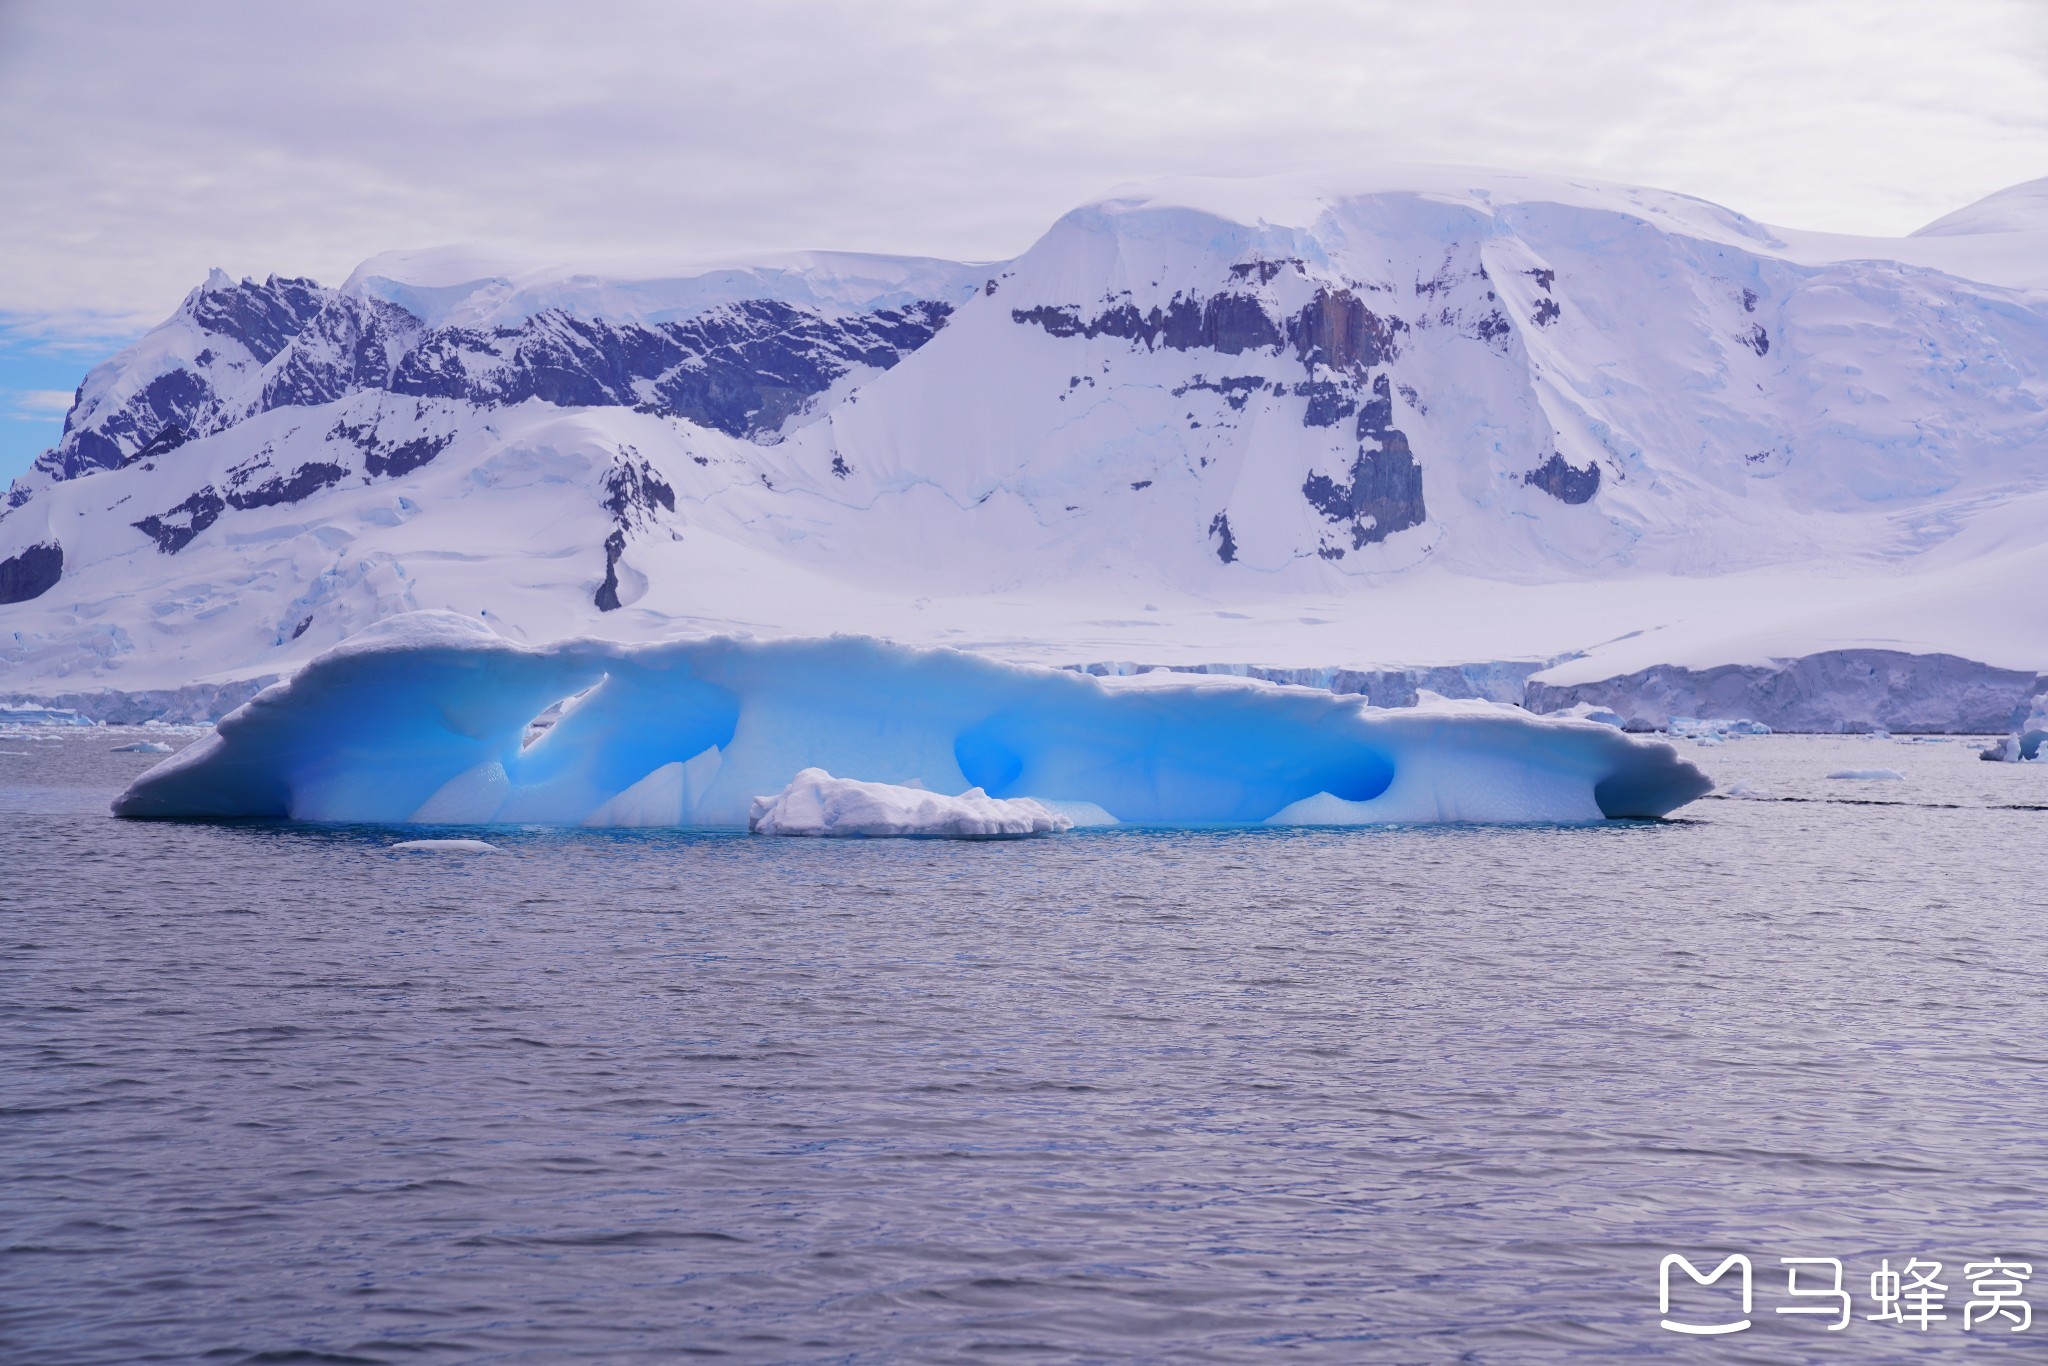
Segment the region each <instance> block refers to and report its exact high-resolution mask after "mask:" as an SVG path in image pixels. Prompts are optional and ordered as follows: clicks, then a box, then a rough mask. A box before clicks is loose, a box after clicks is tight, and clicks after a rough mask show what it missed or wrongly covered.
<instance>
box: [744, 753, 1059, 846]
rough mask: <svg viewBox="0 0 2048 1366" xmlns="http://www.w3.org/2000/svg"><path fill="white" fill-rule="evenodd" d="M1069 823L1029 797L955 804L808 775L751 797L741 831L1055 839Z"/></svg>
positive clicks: (974, 794)
mask: <svg viewBox="0 0 2048 1366" xmlns="http://www.w3.org/2000/svg"><path fill="white" fill-rule="evenodd" d="M1073 825H1074V823H1073V822H1072V821H1070V820H1068V819H1067V818H1066V817H1065V816H1062V815H1059V814H1058V813H1056V812H1053V811H1048V810H1047V809H1046V808H1045V807H1043V806H1041V805H1039V804H1038V803H1037V802H1035V801H1032V800H1031V799H1030V798H1029V797H1011V798H1008V799H1003V798H998V797H991V796H989V795H988V793H986V792H983V791H982V790H981V789H980V788H978V787H971V788H969V789H967V791H965V792H963V793H961V794H960V795H959V796H957V797H947V796H944V795H942V794H940V793H937V792H927V791H925V790H924V789H923V788H918V787H899V786H897V785H895V784H893V783H863V782H859V781H857V780H855V779H852V778H835V777H833V776H832V775H831V774H829V773H827V772H826V771H825V770H824V769H822V768H807V769H805V770H804V771H803V772H801V773H799V774H797V775H796V779H795V781H793V782H792V783H790V785H789V786H788V787H785V788H783V789H782V791H780V792H778V793H776V794H775V795H774V796H772V797H756V798H754V805H753V809H752V811H751V812H749V814H748V816H747V829H749V830H751V831H752V832H753V833H755V834H757V835H836V836H842V837H844V836H922V837H925V838H937V839H956V840H987V839H1018V838H1021V837H1023V836H1027V835H1056V834H1059V833H1060V832H1061V831H1064V830H1070V829H1072V828H1073Z"/></svg>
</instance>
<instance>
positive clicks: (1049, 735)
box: [113, 612, 1712, 829]
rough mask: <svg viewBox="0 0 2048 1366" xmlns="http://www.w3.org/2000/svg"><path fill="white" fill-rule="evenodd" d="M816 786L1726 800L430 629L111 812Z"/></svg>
mask: <svg viewBox="0 0 2048 1366" xmlns="http://www.w3.org/2000/svg"><path fill="white" fill-rule="evenodd" d="M558 706H559V719H558V720H557V721H556V722H555V723H554V724H553V725H552V726H551V727H549V728H548V729H546V730H545V731H544V732H542V733H540V734H538V736H537V737H536V736H535V734H534V731H533V728H532V726H531V724H530V723H531V722H533V721H534V719H535V718H536V717H538V716H540V715H541V714H542V713H546V712H549V711H551V710H552V709H555V708H557V707H558ZM808 768H824V769H828V770H830V771H832V772H834V773H838V774H842V775H849V776H856V777H859V778H861V779H864V780H867V781H871V782H885V783H893V784H899V785H906V786H922V787H925V788H927V789H929V790H931V791H934V792H942V793H952V792H960V791H962V790H963V789H967V788H970V787H978V788H982V789H984V790H985V791H986V792H987V793H988V794H989V795H990V796H992V797H997V798H1004V797H1032V798H1036V799H1038V800H1040V801H1043V802H1046V803H1048V804H1049V805H1051V806H1053V807H1054V808H1055V809H1058V810H1061V811H1063V812H1066V813H1068V814H1070V815H1072V814H1075V813H1079V816H1080V823H1084V824H1085V823H1108V822H1122V823H1131V824H1144V825H1252V824H1260V823H1272V824H1313V825H1323V824H1339V825H1341V824H1363V823H1367V822H1440V821H1485V822H1553V821H1593V820H1600V819H1617V818H1632V817H1658V816H1663V815H1666V814H1667V813H1669V812H1671V811H1673V810H1675V809H1676V808H1678V807H1680V806H1682V805H1684V804H1685V803H1687V802H1689V801H1691V800H1693V799H1694V798H1696V797H1699V796H1702V795H1704V794H1705V793H1706V792H1707V791H1709V790H1710V789H1711V787H1712V783H1711V782H1710V781H1709V780H1708V779H1707V778H1706V776H1705V775H1704V774H1702V773H1701V772H1700V771H1699V770H1698V769H1697V768H1695V767H1693V766H1692V765H1691V764H1689V763H1687V762H1686V761H1685V760H1684V759H1682V758H1680V757H1679V755H1678V753H1677V751H1676V750H1674V749H1673V748H1672V747H1671V746H1669V745H1666V744H1662V743H1658V742H1654V741H1647V740H1642V739H1639V738H1636V737H1633V736H1628V735H1623V734H1621V733H1619V732H1617V731H1615V730H1614V729H1612V728H1611V727H1607V726H1601V725H1596V724H1593V723H1591V722H1584V721H1573V720H1560V719H1551V718H1542V717H1536V716H1532V715H1530V714H1529V713H1527V712H1524V711H1522V710H1521V709H1519V708H1516V707H1511V706H1504V705H1497V704H1493V703H1486V702H1428V703H1425V704H1424V705H1421V706H1418V707H1414V708H1402V709H1398V710H1386V709H1381V708H1375V707H1371V706H1369V705H1368V704H1367V703H1366V702H1365V701H1364V699H1363V698H1359V697H1355V696H1354V697H1341V696H1335V695H1332V694H1330V693H1327V692H1321V691H1316V690H1311V689H1306V688H1291V687H1284V686H1279V685H1275V684H1269V683H1259V682H1253V681H1249V680H1243V679H1236V678H1229V677H1215V676H1209V677H1201V676H1190V675H1184V674H1174V675H1164V674H1148V675H1141V676H1139V677H1136V678H1127V679H1103V678H1094V677H1089V676H1087V675H1084V674H1076V673H1069V672H1063V671H1057V670H1051V669H1044V668H1036V667H1030V666H1024V665H1014V664H1005V663H1000V662H997V661H995V660H991V659H986V658H983V657H980V656H976V655H971V654H965V653H962V652H959V651H954V650H946V649H912V648H909V647H905V646H900V645H895V644H891V643H888V642H885V641H880V640H875V639H872V638H866V637H857V636H835V637H832V638H829V639H813V640H781V641H769V642H758V641H749V640H740V639H733V638H729V637H714V638H709V639H695V640H677V641H666V642H657V643H653V644H641V645H628V644H620V643H616V642H610V641H599V640H587V639H578V640H565V641H560V642H556V643H554V644H549V645H541V646H526V645H519V644H515V643H513V642H510V641H507V640H503V639H501V638H499V637H498V636H496V635H494V634H492V633H491V631H490V630H489V629H488V628H487V627H485V626H484V625H482V624H481V623H479V622H477V621H473V620H471V619H469V618H466V617H462V616H459V615H457V614H454V613H449V612H417V613H411V614H408V615H405V616H401V617H394V618H391V619H390V620H387V621H385V622H383V623H380V624H379V625H378V626H376V627H373V628H371V629H370V630H368V631H365V632H363V633H361V634H359V635H357V636H354V637H352V638H351V639H349V640H347V641H345V642H343V643H342V644H340V645H338V646H336V647H334V648H333V649H330V650H328V651H327V652H326V653H324V654H322V655H320V656H319V657H317V658H316V659H314V660H313V661H312V662H311V663H309V664H308V665H307V666H306V667H305V668H304V669H302V670H301V671H300V672H299V673H298V674H297V675H295V676H294V677H292V678H291V679H290V680H288V681H286V682H283V683H279V684H276V685H274V686H272V687H271V688H269V689H266V690H265V691H264V692H263V693H261V694H259V695H258V696H257V697H256V698H254V699H253V700H252V701H250V702H249V703H248V704H247V705H245V706H243V707H242V708H241V709H240V710H238V711H236V712H234V713H233V714H232V715H230V716H228V717H227V718H226V719H224V720H223V721H221V722H220V724H219V726H218V727H217V728H216V729H215V732H214V734H212V735H211V736H209V737H207V738H206V739H205V740H203V741H201V742H200V743H199V744H196V745H193V746H192V747H190V748H189V749H187V750H185V751H184V752H182V753H180V754H178V755H177V756H175V757H174V758H172V759H170V760H167V761H166V762H164V763H163V764H160V765H158V766H157V767H156V768H153V769H151V770H150V771H149V772H147V773H145V774H143V775H142V776H141V777H140V778H138V779H136V781H135V782H134V784H133V785H131V786H130V787H129V789H128V790H127V791H126V792H125V793H123V794H122V795H121V797H120V798H119V799H118V800H117V801H116V802H115V803H114V808H113V809H114V812H115V814H117V815H121V816H130V817H145V818H148V817H154V818H169V819H179V818H198V819H205V818H237V817H256V818H285V819H293V820H309V821H362V822H391V823H421V824H452V825H471V824H473V825H487V824H516V823H541V824H554V825H591V826H631V825H646V826H667V825H678V826H701V827H711V828H720V827H725V828H734V829H745V828H746V826H747V819H748V813H749V808H750V806H751V804H752V802H753V799H754V798H755V797H757V796H759V795H761V794H763V793H772V792H775V791H778V790H780V789H781V788H783V787H784V786H785V785H786V784H787V783H789V782H790V780H791V778H792V776H793V775H795V774H797V773H799V772H800V771H802V770H804V769H808Z"/></svg>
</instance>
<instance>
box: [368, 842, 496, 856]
mask: <svg viewBox="0 0 2048 1366" xmlns="http://www.w3.org/2000/svg"><path fill="white" fill-rule="evenodd" d="M391 852H392V853H394V854H495V853H497V852H498V846H497V845H495V844H492V843H491V842H490V841H489V840H400V841H399V842H398V843H397V844H394V845H392V846H391Z"/></svg>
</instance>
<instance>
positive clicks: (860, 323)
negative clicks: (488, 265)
mask: <svg viewBox="0 0 2048 1366" xmlns="http://www.w3.org/2000/svg"><path fill="white" fill-rule="evenodd" d="M951 312H952V309H951V307H950V305H947V304H945V303H941V302H935V301H934V302H925V303H917V304H912V305H909V306H908V307H905V308H899V309H882V310H880V311H878V312H874V313H867V314H859V315H855V316H852V317H846V318H828V317H823V316H821V315H819V314H816V313H811V312H807V311H805V310H802V309H798V308H795V307H793V306H791V305H789V304H785V303H781V302H778V301H775V300H769V299H750V300H744V301H742V302H739V303H735V304H730V305H727V306H725V307H722V308H717V309H713V310H711V311H710V312H708V313H705V314H702V315H700V316H698V317H695V318H691V319H689V320H687V321H684V322H676V323H664V324H662V325H660V326H658V327H646V326H640V325H637V324H614V323H610V322H607V321H605V320H604V319H602V318H578V317H575V316H573V315H571V314H568V313H564V312H562V311H560V310H549V311H547V312H544V313H540V314H536V315H535V316H534V317H532V318H529V319H527V320H526V322H524V323H523V324H521V325H520V326H519V327H517V328H499V329H496V330H494V331H492V332H488V333H485V332H480V331H475V330H466V329H461V328H447V329H443V330H440V331H437V332H434V333H431V334H429V335H428V336H427V337H426V338H425V339H424V340H422V341H421V342H420V344H419V345H418V346H417V347H415V348H414V349H413V350H412V351H411V352H410V353H408V354H407V355H406V356H405V358H404V359H403V360H401V361H400V362H398V364H397V366H396V367H395V369H394V371H393V373H392V376H391V381H390V385H391V389H392V391H393V392H395V393H401V394H409V395H415V396H419V397H425V398H459V399H466V400H468V401H470V402H475V403H489V404H498V403H520V402H524V401H526V400H528V399H539V400H541V401H542V402H545V403H553V404H557V405H560V406H564V407H609V406H622V407H634V408H638V409H640V410H641V411H644V412H653V413H659V414H661V415H663V416H667V417H682V418H687V419H689V420H690V421H692V422H696V423H698V424H699V425H702V426H706V427H712V428H715V429H716V430H718V431H721V432H724V433H726V434H727V435H729V436H758V435H761V434H763V433H767V432H773V431H774V430H776V429H777V428H779V427H780V426H781V425H782V423H783V421H784V420H785V419H786V418H788V417H789V416H790V415H792V414H794V413H796V412H798V411H800V410H801V409H802V408H803V406H804V404H805V403H807V402H809V401H810V400H811V399H812V398H814V397H816V396H817V395H818V394H821V393H823V392H824V391H825V390H826V389H828V388H830V387H831V386H832V384H833V383H834V382H835V381H836V380H838V379H839V377H840V376H842V375H844V374H846V373H847V372H848V371H849V370H852V369H853V368H854V367H855V366H870V367H873V368H876V369H888V368H889V367H891V366H893V365H895V364H896V363H897V362H898V361H899V360H901V359H902V358H903V357H904V356H906V355H908V354H910V352H912V351H914V350H916V349H917V348H918V347H920V346H923V345H924V344H925V343H926V342H928V341H930V340H931V338H932V337H933V336H934V335H936V334H937V332H938V330H939V329H940V328H941V327H943V326H944V325H945V322H946V319H947V317H948V316H950V314H951ZM643 389H644V390H645V392H644V393H643Z"/></svg>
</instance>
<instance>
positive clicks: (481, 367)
mask: <svg viewBox="0 0 2048 1366" xmlns="http://www.w3.org/2000/svg"><path fill="white" fill-rule="evenodd" d="M951 313H952V305H950V304H948V303H946V302H944V301H940V300H927V301H922V302H917V303H912V304H908V305H904V306H902V307H894V308H882V309H877V310H873V311H869V312H853V313H848V314H828V313H825V312H821V311H819V310H817V309H811V308H800V307H797V306H795V305H792V304H788V303H783V302H780V301H777V300H772V299H749V300H742V301H740V302H737V303H731V304H726V305H722V306H720V307H717V308H711V309H707V310H706V311H705V312H704V313H702V314H700V315H699V316H697V317H694V318H688V319H685V320H682V321H676V322H664V323H660V324H642V323H621V322H613V321H609V320H607V319H604V318H601V317H579V316H576V315H573V314H570V313H567V312H564V311H563V310H561V309H547V310H543V311H541V312H539V313H536V314H534V315H533V316H531V317H528V318H526V319H524V320H522V321H521V322H519V323H517V324H516V325H508V326H502V327H493V328H481V329H480V328H465V327H453V326H451V327H441V328H430V327H427V326H426V325H425V324H424V323H422V322H421V321H420V320H419V319H418V318H416V317H414V316H413V315H412V314H410V313H408V312H407V311H406V310H405V309H403V308H401V307H399V306H398V305H396V304H393V303H390V302H387V301H385V300H382V299H375V298H369V297H363V296H358V295H351V294H342V293H340V292H338V291H335V290H327V289H322V288H321V287H320V286H318V285H316V284H315V283H313V282H312V281H310V280H300V279H282V280H281V279H278V278H277V277H275V276H273V277H271V278H270V279H269V280H267V281H265V282H263V283H262V284H257V283H255V282H254V281H250V280H244V281H241V282H240V283H238V284H237V283H233V282H230V281H228V280H227V278H226V277H225V276H222V275H219V274H216V275H215V276H214V278H212V279H210V280H209V281H208V282H207V283H206V284H205V285H203V286H201V287H200V288H199V289H197V290H194V291H193V292H192V294H191V295H189V296H188V297H187V298H186V300H185V303H184V304H183V306H182V307H181V308H180V310H179V312H178V314H176V315H174V317H173V318H172V319H171V322H170V323H168V324H166V326H167V327H172V328H177V329H182V330H183V331H184V332H185V333H186V334H187V336H188V337H189V339H190V345H192V346H193V347H194V349H195V351H196V354H193V355H191V356H189V358H187V359H183V360H180V359H177V357H176V352H177V350H178V348H176V347H170V348H160V349H163V350H164V351H165V355H163V356H156V357H153V358H152V359H149V360H147V361H145V362H138V363H140V364H148V365H159V366H162V367H164V368H162V369H161V371H160V373H157V374H154V375H149V374H147V373H146V372H145V373H144V374H140V375H133V376H123V375H120V374H119V373H117V372H112V371H108V370H107V369H106V368H105V367H102V370H101V371H96V372H95V373H94V375H93V376H89V377H88V379H87V382H86V384H85V385H84V386H82V387H81V388H80V390H79V395H78V399H77V401H76V403H75V404H74V406H73V408H72V410H71V412H70V414H69V415H67V416H66V418H65V425H64V434H63V437H62V439H61V440H60V441H59V443H58V445H57V446H56V448H55V449H53V450H51V451H49V452H47V453H46V454H44V455H43V456H42V457H41V458H40V459H39V460H38V461H37V462H36V466H35V468H36V469H37V470H38V471H39V472H41V473H42V474H45V475H48V476H50V477H51V478H53V479H58V480H63V479H75V478H79V477H81V476H83V475H88V474H91V473H93V472H95V471H97V470H102V469H118V468H120V467H122V466H123V465H129V464H134V463H136V462H138V461H145V460H150V459H154V458H157V457H160V456H165V455H168V454H169V453H171V452H172V451H174V450H176V449H177V448H178V447H179V446H182V445H183V444H185V443H186V442H187V441H189V440H191V439H193V438H194V437H198V436H205V435H210V434H212V433H214V432H219V431H223V430H226V429H227V428H229V427H233V426H234V425H236V424H237V423H240V422H243V421H246V420H247V419H249V418H250V417H253V416H255V415H257V414H259V413H265V412H270V411H273V410H276V409H280V408H306V407H316V406H319V405H321V404H325V403H331V402H334V401H335V400H337V399H342V398H346V397H348V396H350V395H352V394H357V393H363V392H385V393H391V394H397V395H402V396H407V397H414V398H426V399H452V400H460V401H462V402H465V403H468V404H472V405H475V406H477V407H494V406H501V405H506V404H514V403H523V402H526V401H528V400H534V399H537V400H539V401H541V402H543V403H551V404H556V405H558V406H563V407H630V408H635V409H638V410H640V411H642V412H653V413H660V414H663V415H665V416H671V417H681V418H687V419H688V420H690V421H692V422H695V423H698V424H700V425H702V426H706V427H710V428H713V429H715V430H717V431H721V432H725V433H726V434H728V435H731V436H745V437H751V438H754V439H756V440H762V439H772V438H773V437H774V435H775V434H776V433H777V431H778V430H779V429H780V428H781V426H782V424H783V423H784V422H786V421H787V420H788V419H789V418H790V417H791V416H792V415H794V414H796V413H798V412H801V411H802V410H803V409H804V407H805V406H806V405H807V404H808V403H810V402H811V401H812V400H813V399H815V398H816V397H817V396H818V395H820V394H822V393H824V392H825V391H826V390H828V389H830V388H831V387H832V385H833V384H835V383H836V382H838V381H839V380H840V379H841V378H842V377H844V376H845V375H847V374H849V373H851V372H853V371H855V370H856V369H860V368H866V369H871V370H886V369H889V368H890V367H892V366H894V365H895V364H896V363H897V362H898V361H900V360H902V358H903V357H904V356H906V355H909V354H910V353H911V352H912V351H915V350H917V349H918V348H919V347H921V346H923V345H924V344H925V343H926V342H928V341H930V340H931V339H932V337H933V336H934V335H936V334H937V332H938V330H939V329H940V328H942V327H943V326H945V323H946V319H947V318H948V317H949V316H950V315H951ZM113 364H115V365H119V364H120V362H119V361H116V362H114V363H113ZM100 381H104V382H103V383H102V382H100ZM115 381H119V382H118V383H117V382H115ZM436 453H437V451H436V450H432V449H427V448H417V449H408V450H398V451H393V452H384V453H378V452H372V453H371V456H370V460H371V464H372V465H373V466H375V468H372V469H371V471H370V473H371V474H372V475H373V476H374V475H395V474H402V473H404V472H405V471H406V470H409V469H416V468H418V467H419V465H421V464H424V463H425V462H426V461H427V460H430V459H432V458H433V456H434V454H436ZM13 501H14V502H15V503H16V504H17V505H18V503H19V501H20V499H19V498H16V499H14V500H13Z"/></svg>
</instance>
